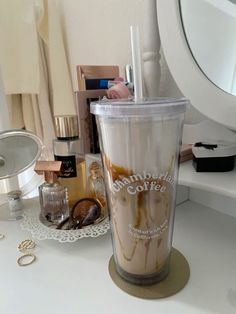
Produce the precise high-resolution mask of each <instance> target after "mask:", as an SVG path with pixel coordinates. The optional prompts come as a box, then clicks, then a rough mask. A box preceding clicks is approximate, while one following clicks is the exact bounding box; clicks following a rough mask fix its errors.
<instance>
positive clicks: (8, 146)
mask: <svg viewBox="0 0 236 314" xmlns="http://www.w3.org/2000/svg"><path fill="white" fill-rule="evenodd" d="M41 151H42V142H41V140H40V139H39V138H38V137H37V136H36V135H34V134H33V133H31V132H29V131H24V130H9V131H4V132H0V180H1V179H6V178H10V177H13V176H16V175H18V174H19V173H21V172H23V171H25V170H26V169H28V168H29V167H31V166H32V165H33V164H34V163H35V161H36V160H37V159H38V158H39V156H40V155H41Z"/></svg>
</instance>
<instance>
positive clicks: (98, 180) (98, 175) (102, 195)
mask: <svg viewBox="0 0 236 314" xmlns="http://www.w3.org/2000/svg"><path fill="white" fill-rule="evenodd" d="M89 174H90V175H89V177H88V189H89V194H90V196H91V197H94V198H97V199H98V200H99V201H100V203H101V204H102V207H103V209H104V210H106V192H105V183H104V178H103V172H102V168H101V165H99V163H97V162H96V161H94V162H92V163H91V165H90V166H89Z"/></svg>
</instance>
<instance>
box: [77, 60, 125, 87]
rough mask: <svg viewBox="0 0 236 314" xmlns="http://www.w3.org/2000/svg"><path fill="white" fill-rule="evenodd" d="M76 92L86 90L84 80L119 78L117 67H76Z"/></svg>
mask: <svg viewBox="0 0 236 314" xmlns="http://www.w3.org/2000/svg"><path fill="white" fill-rule="evenodd" d="M76 70H77V80H78V90H79V91H85V90H86V79H114V78H116V77H118V76H119V67H118V66H117V65H77V66H76Z"/></svg>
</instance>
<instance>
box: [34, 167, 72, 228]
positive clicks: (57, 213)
mask: <svg viewBox="0 0 236 314" xmlns="http://www.w3.org/2000/svg"><path fill="white" fill-rule="evenodd" d="M61 165H62V162H61V161H37V162H36V164H35V168H34V170H35V172H37V173H38V174H40V175H41V174H44V179H45V182H44V183H43V184H42V185H40V186H39V201H40V206H41V215H42V217H43V218H45V219H46V220H47V221H49V222H52V223H55V224H58V223H60V222H61V221H63V220H64V219H65V218H66V217H67V216H68V215H69V206H68V196H67V188H66V187H64V186H62V185H61V184H60V183H59V182H58V180H57V176H58V174H59V173H60V170H61Z"/></svg>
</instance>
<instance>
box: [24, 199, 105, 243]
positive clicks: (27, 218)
mask: <svg viewBox="0 0 236 314" xmlns="http://www.w3.org/2000/svg"><path fill="white" fill-rule="evenodd" d="M39 212H40V210H39V206H37V205H35V204H34V206H31V207H30V208H25V210H24V214H23V219H22V222H21V228H22V229H23V230H27V231H30V232H31V234H32V237H34V238H36V239H38V240H46V239H53V240H57V241H59V242H75V241H77V240H79V239H82V238H87V237H98V236H100V235H103V234H105V233H107V231H108V230H109V229H110V223H109V219H108V217H107V218H105V219H104V220H103V221H101V222H100V223H98V224H96V225H90V226H86V227H84V228H83V229H78V230H57V229H52V228H49V227H47V226H45V225H44V224H43V223H42V222H41V221H40V219H39Z"/></svg>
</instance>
